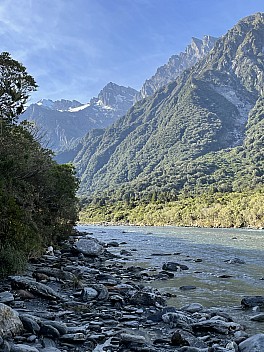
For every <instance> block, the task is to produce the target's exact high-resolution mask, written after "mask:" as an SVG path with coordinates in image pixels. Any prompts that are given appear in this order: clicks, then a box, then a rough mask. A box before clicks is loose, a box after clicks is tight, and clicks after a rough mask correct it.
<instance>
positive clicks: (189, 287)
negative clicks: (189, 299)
mask: <svg viewBox="0 0 264 352" xmlns="http://www.w3.org/2000/svg"><path fill="white" fill-rule="evenodd" d="M195 289H196V286H192V285H188V286H180V290H182V291H190V290H195Z"/></svg>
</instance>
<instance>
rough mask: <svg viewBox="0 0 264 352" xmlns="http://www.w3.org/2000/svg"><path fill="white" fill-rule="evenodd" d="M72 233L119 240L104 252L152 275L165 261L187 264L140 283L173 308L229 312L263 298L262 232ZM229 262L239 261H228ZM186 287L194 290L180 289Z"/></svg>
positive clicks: (128, 229)
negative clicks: (125, 252) (189, 306)
mask: <svg viewBox="0 0 264 352" xmlns="http://www.w3.org/2000/svg"><path fill="white" fill-rule="evenodd" d="M78 230H80V231H85V232H88V233H91V234H93V236H94V237H96V238H98V239H99V240H102V241H104V242H110V241H113V240H115V241H117V242H119V243H121V242H125V243H123V244H122V245H121V246H120V247H118V248H109V250H110V251H111V252H113V253H115V254H119V253H120V250H121V249H126V250H129V251H131V253H132V254H133V255H132V256H129V257H126V259H125V260H124V259H122V260H120V261H121V262H123V264H124V265H127V266H131V265H137V266H142V267H145V268H148V269H151V270H153V272H155V271H160V270H161V268H162V265H163V263H165V262H168V261H170V262H177V263H180V264H185V265H187V266H188V267H189V270H183V271H180V272H176V273H175V277H174V278H173V279H169V280H155V281H151V282H146V283H144V284H147V285H151V286H152V287H155V288H158V289H159V290H160V291H161V292H163V293H169V294H172V296H173V297H172V298H170V299H169V301H168V304H171V305H173V306H176V307H181V306H182V305H184V304H189V303H192V302H197V303H201V304H202V305H203V306H205V307H222V308H224V309H226V310H227V311H235V310H236V307H237V308H238V307H240V302H241V299H242V298H243V297H244V296H250V295H254V296H255V295H264V230H251V229H205V228H183V227H170V226H166V227H138V226H107V227H106V226H79V227H78ZM234 258H239V259H240V260H241V261H244V262H245V263H244V264H238V263H233V264H232V263H228V261H229V260H232V259H234ZM187 285H192V286H195V287H196V289H193V290H188V291H183V290H181V289H180V287H181V286H187ZM243 314H245V313H243ZM252 314H253V313H252V312H251V311H250V312H249V313H248V318H249V317H250V315H251V316H252ZM243 319H245V317H243ZM251 324H253V323H251ZM253 325H255V323H254V324H253ZM262 327H263V330H264V323H258V324H257V330H258V331H259V330H260V329H262Z"/></svg>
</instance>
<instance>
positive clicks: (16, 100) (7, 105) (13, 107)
mask: <svg viewBox="0 0 264 352" xmlns="http://www.w3.org/2000/svg"><path fill="white" fill-rule="evenodd" d="M36 88H37V85H36V82H35V80H34V78H33V77H32V76H30V75H29V74H28V73H27V71H26V68H25V67H24V66H23V65H22V64H21V63H19V62H18V61H16V60H14V59H12V58H11V56H10V54H9V53H6V52H3V53H1V54H0V106H1V110H0V118H1V120H4V121H5V122H6V123H13V122H14V121H15V120H17V116H18V115H19V114H20V113H21V112H22V111H23V109H24V105H25V103H26V101H27V100H28V97H29V93H30V92H31V91H34V90H36Z"/></svg>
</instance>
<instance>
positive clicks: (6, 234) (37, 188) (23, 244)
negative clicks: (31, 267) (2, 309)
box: [0, 53, 78, 276]
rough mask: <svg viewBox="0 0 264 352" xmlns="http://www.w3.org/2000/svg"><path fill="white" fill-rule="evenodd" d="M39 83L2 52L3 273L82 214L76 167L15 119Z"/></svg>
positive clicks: (0, 170) (63, 232)
mask: <svg viewBox="0 0 264 352" xmlns="http://www.w3.org/2000/svg"><path fill="white" fill-rule="evenodd" d="M35 89H36V83H35V81H34V79H33V78H32V77H31V76H30V75H28V74H27V72H26V69H25V67H24V66H23V65H21V64H19V63H18V62H17V61H15V60H13V59H11V57H10V55H9V54H8V53H2V54H0V118H1V126H2V130H1V131H2V132H1V134H0V276H5V275H7V274H10V273H15V272H17V271H18V270H19V269H20V270H21V269H22V268H23V263H25V260H26V259H27V258H28V257H30V256H34V255H38V254H40V253H42V251H43V249H44V248H45V247H46V246H47V245H50V244H51V243H52V244H54V245H56V244H58V242H59V241H60V240H61V239H63V238H65V237H67V236H68V235H69V234H70V233H71V232H72V231H73V226H74V225H75V222H76V220H77V216H78V203H77V198H76V190H77V187H78V181H77V179H76V177H75V171H74V169H73V167H72V166H70V165H58V164H57V163H56V162H55V161H54V160H53V159H52V156H53V154H52V152H51V151H50V150H48V149H45V148H43V147H42V146H41V145H40V143H39V142H38V141H37V140H36V139H35V136H34V135H33V134H32V129H30V128H29V127H28V126H27V125H25V124H20V125H17V123H16V122H17V118H18V116H17V115H18V114H19V113H20V112H21V111H22V110H23V109H24V105H25V103H26V100H27V98H28V96H29V93H30V92H31V91H32V90H35ZM3 132H4V133H3ZM33 132H34V131H33Z"/></svg>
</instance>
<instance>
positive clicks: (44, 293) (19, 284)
mask: <svg viewBox="0 0 264 352" xmlns="http://www.w3.org/2000/svg"><path fill="white" fill-rule="evenodd" d="M10 279H11V285H12V288H13V289H17V288H18V289H20V288H22V289H26V290H27V291H29V292H31V293H33V294H34V295H37V296H40V297H43V298H46V299H50V300H54V299H60V300H64V297H62V295H60V294H59V293H57V292H56V291H54V290H53V289H52V288H50V287H49V286H47V285H44V284H42V283H40V282H36V281H35V280H33V279H31V278H29V277H26V276H11V277H10Z"/></svg>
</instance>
